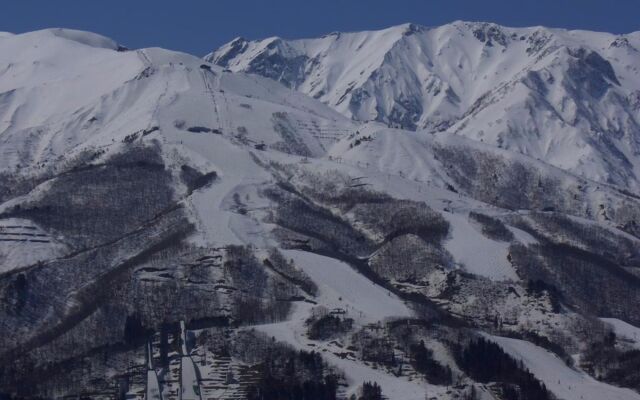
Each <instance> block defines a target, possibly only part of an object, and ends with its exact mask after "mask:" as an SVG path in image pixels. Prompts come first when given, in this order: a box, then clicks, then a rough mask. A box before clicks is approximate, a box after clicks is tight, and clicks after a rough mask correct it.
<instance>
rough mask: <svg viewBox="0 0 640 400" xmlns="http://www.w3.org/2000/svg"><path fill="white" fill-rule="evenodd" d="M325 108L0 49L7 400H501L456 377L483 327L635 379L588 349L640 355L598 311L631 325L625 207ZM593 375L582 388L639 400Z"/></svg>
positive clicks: (151, 62) (161, 59)
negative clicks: (372, 393) (368, 394)
mask: <svg viewBox="0 0 640 400" xmlns="http://www.w3.org/2000/svg"><path fill="white" fill-rule="evenodd" d="M454 26H455V24H454ZM461 29H462V28H461ZM487 29H488V28H487ZM431 31H432V30H426V29H425V28H420V27H415V26H403V27H400V28H394V29H390V30H385V31H381V32H374V33H372V32H369V33H363V34H353V35H332V36H329V37H328V38H329V39H327V38H325V39H322V40H320V41H319V42H317V43H316V44H315V45H314V46H316V45H317V46H320V47H321V44H322V45H324V44H326V43H325V41H329V42H331V43H333V44H331V45H330V46H329V47H331V46H334V47H335V46H338V44H340V43H342V41H343V40H347V39H349V38H350V39H349V40H351V41H353V43H352V46H356V45H357V46H360V45H362V49H366V51H367V52H369V53H374V52H375V51H374V50H375V49H379V48H380V47H379V46H380V45H381V44H383V45H384V46H387V47H388V48H389V49H387V51H393V48H395V47H397V46H398V43H400V42H398V36H400V39H399V40H401V41H402V40H414V39H415V40H418V38H420V37H422V36H425V35H427V36H428V35H431V34H432V33H433V32H431ZM444 31H446V29H444V28H443V32H444ZM428 32H431V33H428ZM487 34H488V33H487ZM492 34H497V33H495V32H493V33H492ZM563 34H567V35H569V34H568V33H563ZM478 35H480V34H478ZM480 36H481V35H480ZM425 37H426V36H425ZM473 37H474V38H475V37H476V36H473ZM411 38H413V39H411ZM420 40H422V39H420ZM425 40H426V39H425ZM474 40H480V38H478V39H474ZM483 40H484V41H481V43H484V44H483V46H487V47H488V48H490V50H487V51H494V50H495V49H494V48H495V47H498V45H499V44H498V42H496V44H493V43H492V45H491V46H489V45H488V44H486V42H487V40H488V39H486V38H485V39H483ZM491 40H492V41H497V40H498V39H491ZM510 40H515V39H513V38H511V39H510ZM334 41H335V43H334ZM303 42H304V41H303ZM303 42H300V43H303ZM280 43H284V42H280ZM314 43H315V42H314ZM251 45H252V46H253V45H256V46H257V44H251ZM247 46H248V45H247ZM309 46H311V45H310V44H309ZM357 46H356V48H357ZM384 46H383V47H384ZM338 47H340V46H338ZM349 49H351V47H349V46H347V47H345V48H344V49H343V50H344V54H342V53H341V55H340V57H339V58H340V59H349V57H350V56H348V54H349V51H347V50H349ZM491 49H493V50H491ZM318 51H319V50H318ZM327 51H329V49H328V48H327ZM362 51H363V52H364V50H362ZM443 51H444V48H443ZM514 51H515V50H514ZM496 54H497V53H496ZM382 58H383V59H386V58H387V57H386V56H385V57H382ZM337 60H338V58H336V62H338V61H337ZM363 60H366V57H365V58H363ZM219 61H220V60H217V62H219ZM363 62H364V61H363ZM385 62H386V61H384V60H382V61H381V63H383V64H384V63H385ZM343 67H344V70H343V69H341V68H343ZM378 67H379V66H375V65H373V64H372V68H374V69H372V70H371V73H372V74H375V73H376V72H374V70H378ZM349 68H354V67H353V66H349V65H347V64H344V65H343V66H342V67H340V68H338V69H335V70H334V71H333V72H332V73H331V74H330V75H331V76H332V79H334V78H335V81H333V80H332V82H334V83H336V84H339V83H340V82H339V81H340V79H342V78H341V73H342V72H341V71H343V72H344V73H351V72H353V71H351V72H347V70H348V69H349ZM387 68H390V67H387ZM443 68H444V67H443ZM514 68H515V67H514ZM242 69H244V68H242ZM396 72H397V73H399V75H398V76H400V75H402V76H405V75H406V76H410V75H411V74H410V73H409V71H401V70H398V71H396ZM356 75H358V76H359V73H357V74H356ZM365 75H366V74H365ZM472 75H473V74H466V73H464V74H462V73H461V75H460V76H461V78H462V77H463V78H464V79H465V80H468V82H467V83H468V84H469V85H471V83H472V81H473V79H472V77H471V76H472ZM607 79H609V78H607ZM618 79H620V78H618ZM465 82H466V81H465ZM365 83H366V82H365ZM365 83H363V84H365ZM463 83H464V82H460V84H461V85H462V84H463ZM467 83H465V85H466V84H467ZM610 83H611V82H610ZM301 84H302V83H301ZM611 85H613V83H611ZM410 86H411V87H413V86H412V85H408V86H407V88H409V87H410ZM463 86H464V85H463ZM461 87H462V86H461ZM465 87H467V88H468V87H471V86H465ZM353 90H354V91H357V89H356V88H354V89H353ZM451 90H454V89H451ZM456 90H459V88H456ZM483 90H484V89H483ZM487 90H488V89H487ZM611 90H622V89H611ZM327 93H328V92H327ZM420 95H421V96H422V94H420ZM322 96H323V95H322ZM322 96H317V97H320V98H321V99H323V98H322ZM327 96H328V94H327ZM323 100H324V101H325V102H327V103H330V104H331V102H330V101H327V99H323ZM349 101H351V100H349ZM465 101H466V100H465ZM333 105H334V106H336V107H338V110H336V109H334V108H331V107H329V106H328V105H327V104H323V102H321V101H319V100H318V99H314V98H313V97H310V96H307V95H306V94H304V93H302V92H300V91H295V90H292V89H291V88H287V87H286V86H283V85H282V84H281V83H279V82H276V81H274V80H272V79H267V78H265V77H260V76H256V75H255V74H245V73H243V72H230V71H228V70H225V69H224V68H223V67H221V66H217V65H215V64H211V63H209V62H206V61H203V60H202V59H200V58H197V57H194V56H191V55H188V54H183V53H178V52H172V51H168V50H164V49H159V48H151V49H140V50H127V49H125V48H123V47H121V46H119V45H118V44H116V43H114V42H112V41H111V40H110V39H106V38H103V37H100V36H98V35H95V34H91V33H86V32H78V31H69V30H60V29H52V30H44V31H38V32H31V33H27V34H21V35H10V34H6V35H5V34H2V35H0V154H2V157H0V178H1V179H0V336H2V337H3V338H4V339H5V340H3V341H2V344H1V345H0V397H1V396H2V395H3V394H4V393H9V394H10V395H15V396H20V397H26V398H28V397H40V398H57V397H63V396H73V397H83V396H85V395H91V394H95V393H99V396H102V397H104V398H108V397H110V398H113V397H115V396H116V395H123V394H124V395H126V396H127V398H131V399H137V400H142V399H143V396H144V393H149V396H156V397H162V398H163V399H165V400H178V399H179V398H180V397H181V395H180V393H182V397H184V398H187V397H189V398H203V399H204V398H223V399H237V398H253V397H251V393H253V394H254V395H255V393H256V392H255V391H256V390H266V389H268V388H269V385H272V384H273V382H274V380H273V379H277V377H278V376H280V377H282V376H283V375H282V374H283V373H284V374H285V376H286V379H285V378H283V380H282V381H281V383H283V384H285V385H288V384H295V385H303V386H304V387H309V386H312V387H317V388H324V389H323V390H325V389H331V390H334V391H335V392H336V397H337V398H340V399H343V398H345V399H346V398H350V396H351V395H357V394H359V392H360V391H361V390H363V387H365V383H366V382H369V381H375V382H377V383H378V384H380V385H381V386H382V389H381V391H382V394H383V395H384V396H386V398H388V399H423V398H425V397H429V398H433V397H435V398H438V399H455V398H465V397H469V396H472V394H473V393H476V395H478V396H480V397H481V398H483V399H491V398H495V399H499V398H501V397H500V395H499V393H500V390H503V389H504V390H506V389H508V388H509V387H510V386H509V385H512V384H514V382H510V381H508V378H509V377H508V376H507V377H505V376H502V375H501V373H500V371H494V372H495V373H496V375H495V376H493V377H492V380H491V382H487V381H485V380H482V379H479V378H477V377H475V376H474V374H473V373H472V372H471V371H469V370H468V368H467V367H468V365H463V362H461V357H462V355H461V353H460V351H461V349H462V347H461V346H465V345H467V344H468V343H469V342H470V341H471V340H473V339H474V338H477V336H478V332H486V333H487V334H492V335H494V336H496V337H497V336H508V335H512V336H517V337H524V338H526V339H527V340H531V341H535V342H536V343H538V344H540V343H542V344H545V345H547V346H548V347H550V348H552V349H554V351H557V352H558V353H559V354H563V355H565V356H573V357H574V358H576V359H579V358H581V357H582V358H584V359H586V360H591V364H589V363H585V365H584V368H585V371H586V370H587V368H592V367H593V365H595V367H594V368H597V371H598V374H599V373H600V372H603V371H604V372H609V371H610V370H611V371H612V373H611V374H610V375H606V376H602V377H600V376H599V375H598V376H599V377H600V378H601V379H603V380H606V381H607V382H610V383H611V382H613V383H615V384H619V385H621V386H626V387H633V388H637V387H636V386H634V385H635V383H634V381H633V376H634V375H633V374H632V373H629V374H626V375H625V374H621V373H620V371H619V370H616V369H615V366H616V365H617V364H615V363H609V362H604V361H602V362H600V364H598V362H599V359H598V358H594V357H593V353H592V352H593V349H599V348H600V347H599V346H605V345H606V346H609V347H608V348H607V351H608V352H609V353H610V354H611V355H612V357H614V356H615V357H618V360H620V362H626V361H625V360H627V359H628V358H629V357H634V353H628V352H627V350H628V347H629V346H626V345H625V344H624V343H626V342H629V341H630V340H631V338H630V337H627V338H626V339H625V340H626V342H623V341H622V340H618V341H615V340H613V341H612V340H611V339H610V338H611V336H610V335H608V332H609V329H612V328H609V327H607V325H605V324H604V323H602V322H601V321H600V320H599V319H598V318H606V319H604V320H605V321H608V322H610V323H611V324H613V325H614V328H615V329H614V330H616V331H617V332H619V336H620V337H622V336H629V335H630V333H629V332H632V331H631V330H630V329H632V327H633V326H637V325H638V323H639V321H640V317H639V316H638V313H637V309H638V307H639V306H640V290H638V289H639V288H640V275H638V272H637V271H638V266H639V264H638V260H640V239H639V238H640V226H638V223H637V221H640V199H639V198H638V197H636V196H634V195H633V194H631V193H629V192H628V191H625V190H622V189H621V188H619V187H616V186H613V185H609V184H603V183H600V182H598V181H595V180H590V179H586V178H583V177H580V176H579V175H578V174H576V173H575V172H579V171H574V172H571V171H566V170H565V169H563V168H557V167H554V166H553V165H550V164H553V163H549V162H545V161H543V160H537V159H536V157H535V156H533V155H525V154H522V153H521V152H520V151H513V149H508V148H502V149H500V148H497V147H496V146H494V145H491V144H490V143H480V142H479V141H477V140H470V139H469V138H466V137H464V136H461V135H455V134H454V132H453V131H451V130H450V131H443V132H438V133H436V134H429V133H428V132H424V131H407V130H402V129H394V128H389V127H388V126H386V125H385V124H383V123H381V122H379V121H370V122H367V123H364V122H362V121H358V118H359V117H358V118H356V119H351V118H348V117H347V116H345V115H343V114H342V113H340V112H339V111H345V110H346V109H340V108H339V105H337V104H333ZM467 107H471V102H469V103H468V104H467ZM451 112H452V113H453V114H451V115H454V114H455V113H458V112H460V113H461V112H462V108H459V109H458V108H456V109H454V108H451ZM455 115H458V114H455ZM460 115H461V114H460ZM348 116H353V115H348ZM367 118H368V117H367ZM373 119H375V118H373ZM456 126H457V125H456ZM460 126H462V125H460ZM451 129H453V127H452V128H451ZM547 161H548V160H547ZM567 169H569V170H571V168H567ZM594 293H597V296H595V295H594ZM623 321H624V322H623ZM624 324H633V325H624ZM623 333H624V335H623ZM605 340H608V341H605ZM585 342H586V345H585V344H584V343H585ZM505 343H507V342H505ZM522 343H525V345H526V344H527V343H528V342H522ZM507 344H508V343H507ZM425 346H426V347H425ZM616 346H617V347H616ZM503 347H505V349H506V350H509V348H508V346H506V345H505V346H503ZM536 349H537V348H536ZM303 350H304V352H303ZM513 354H514V356H518V355H517V354H516V353H515V352H513ZM425 357H426V359H427V360H429V363H430V364H429V365H430V367H429V368H426V369H425V368H424V365H422V364H421V362H420V361H419V360H422V361H425ZM538 358H539V359H541V360H542V361H540V362H537V361H536V360H537V359H538ZM631 359H632V360H633V358H631ZM320 360H321V361H320ZM533 361H536V362H535V363H533V362H532V363H531V364H530V365H529V366H528V368H529V369H531V371H532V372H533V374H534V375H535V376H536V377H537V379H541V380H543V381H544V382H545V383H547V381H548V379H549V377H548V374H547V372H548V371H545V370H541V369H540V364H545V363H548V364H549V365H550V366H551V367H553V368H555V369H557V370H561V372H562V373H563V374H567V375H570V374H569V371H573V370H569V368H568V367H566V368H565V367H563V366H562V365H558V364H561V361H560V359H552V358H550V356H549V355H548V354H547V353H539V354H538V356H536V359H535V360H533ZM561 367H562V368H561ZM582 367H583V366H582V365H579V366H577V367H576V371H574V372H575V374H574V375H572V376H573V378H572V379H573V380H572V382H573V383H572V384H575V385H584V388H581V391H582V392H586V391H588V390H590V389H591V388H594V387H595V388H596V389H597V390H599V392H597V393H598V395H607V394H608V393H622V394H624V395H625V396H626V397H624V398H629V399H634V398H636V396H635V394H633V393H632V392H631V391H630V389H629V390H626V389H625V390H622V389H620V390H618V389H616V388H615V387H613V386H612V385H610V384H605V383H602V382H596V381H595V380H593V379H591V378H589V377H588V376H587V375H586V373H584V372H582V370H579V369H580V368H582ZM519 368H520V367H519ZM522 368H524V366H522ZM434 371H435V372H434ZM591 373H592V375H596V373H593V372H591ZM621 375H622V376H623V377H624V378H627V377H629V379H627V380H619V376H621ZM574 378H575V379H574ZM332 379H335V382H337V386H336V387H331V385H329V383H331V380H332ZM505 379H506V380H505ZM616 379H618V380H616ZM515 384H520V383H518V382H516V383H515ZM314 385H315V386H314ZM323 385H327V386H323ZM145 386H146V390H145ZM548 387H549V388H550V389H552V390H551V391H552V392H554V393H560V394H563V393H564V389H563V388H556V387H555V385H551V384H550V383H549V384H548ZM288 389H289V390H291V391H293V390H297V389H295V388H294V389H292V387H289V388H288ZM555 389H558V390H557V391H555ZM560 389H562V390H560ZM252 391H253V392H252Z"/></svg>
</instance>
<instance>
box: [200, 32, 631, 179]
mask: <svg viewBox="0 0 640 400" xmlns="http://www.w3.org/2000/svg"><path fill="white" fill-rule="evenodd" d="M639 49H640V34H639V33H637V32H636V33H631V34H628V35H618V36H617V35H612V34H608V33H596V32H587V31H565V30H560V29H548V28H544V27H531V28H508V27H503V26H499V25H495V24H490V23H469V22H460V21H458V22H454V23H451V24H448V25H443V26H440V27H434V28H427V27H421V26H417V25H413V24H405V25H400V26H396V27H392V28H389V29H385V30H381V31H371V32H356V33H334V34H330V35H326V36H324V37H322V38H318V39H302V40H284V39H280V38H269V39H265V40H259V41H246V40H244V39H242V38H238V39H236V40H234V41H232V42H230V43H228V44H226V45H224V46H223V47H221V48H220V49H218V50H216V51H214V52H213V53H211V54H210V55H208V56H207V57H206V59H207V60H210V61H212V62H214V63H217V64H219V65H221V66H224V67H225V68H229V69H231V70H233V71H245V72H250V73H254V74H259V75H262V76H266V77H269V78H272V79H275V80H278V81H280V82H283V83H284V84H286V85H288V86H290V87H292V88H295V89H297V90H299V91H301V92H303V93H307V94H309V95H310V96H313V97H315V98H317V99H319V100H321V101H323V102H324V103H326V104H328V105H330V106H332V107H334V108H335V109H336V110H338V111H340V112H341V113H343V114H344V115H346V116H348V117H350V118H354V119H357V120H360V121H370V120H375V121H381V122H384V123H386V124H388V125H389V126H392V127H402V128H405V129H412V130H415V129H426V130H427V131H430V132H433V131H442V130H449V131H451V132H455V133H457V134H460V135H464V136H466V137H469V138H472V139H474V140H477V141H483V142H485V143H489V144H492V145H495V146H498V147H502V148H506V149H511V150H514V151H517V152H520V153H523V154H527V155H530V156H532V157H535V158H539V159H542V160H544V161H546V162H549V163H550V164H552V165H555V166H558V167H560V168H563V169H567V170H570V171H573V172H577V173H579V174H581V175H583V176H585V177H587V178H591V179H596V180H599V181H603V182H610V183H616V184H620V185H622V186H625V187H630V188H632V189H633V190H634V191H638V189H639V188H640V186H639V184H638V182H639V178H638V177H639V176H640V161H639V156H638V154H639V153H640V128H639V125H638V121H640V120H639V118H640V106H639V104H640V103H639V100H638V99H639V96H640V69H639V68H638V67H637V66H638V65H640V52H639Z"/></svg>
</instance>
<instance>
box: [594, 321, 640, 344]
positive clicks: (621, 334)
mask: <svg viewBox="0 0 640 400" xmlns="http://www.w3.org/2000/svg"><path fill="white" fill-rule="evenodd" d="M600 320H602V321H603V322H606V323H607V324H609V325H611V327H612V328H613V331H614V332H615V334H616V336H617V337H618V339H623V340H624V341H626V342H628V343H629V344H630V345H631V346H632V347H635V348H636V349H640V328H638V327H635V326H633V325H631V324H629V323H627V322H624V321H622V320H619V319H617V318H600Z"/></svg>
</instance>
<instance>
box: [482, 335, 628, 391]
mask: <svg viewBox="0 0 640 400" xmlns="http://www.w3.org/2000/svg"><path fill="white" fill-rule="evenodd" d="M485 336H486V337H487V338H488V339H490V340H492V341H494V342H496V343H497V344H498V345H500V347H502V348H503V349H504V350H505V351H506V352H507V353H509V354H510V355H511V356H513V357H515V358H516V359H519V360H522V362H523V363H524V366H525V367H526V368H527V369H529V371H531V373H533V374H534V375H535V376H536V378H538V379H539V380H540V381H542V382H543V383H544V384H545V386H546V387H547V389H548V390H549V391H551V392H552V393H553V394H554V395H556V396H557V397H558V398H560V399H564V400H602V399H607V400H638V399H640V394H638V393H636V392H634V391H633V390H631V389H624V388H619V387H616V386H612V385H609V384H606V383H603V382H599V381H597V380H595V379H594V378H592V377H591V376H589V375H587V374H586V373H584V372H582V371H577V370H574V369H571V368H569V367H568V366H567V365H566V364H565V363H564V362H563V361H562V360H561V359H560V358H558V357H557V356H556V355H555V354H553V353H551V352H549V351H547V350H545V349H543V348H541V347H538V346H535V345H534V344H532V343H529V342H526V341H523V340H518V339H511V338H505V337H498V336H490V335H485Z"/></svg>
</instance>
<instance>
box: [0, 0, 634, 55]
mask: <svg viewBox="0 0 640 400" xmlns="http://www.w3.org/2000/svg"><path fill="white" fill-rule="evenodd" d="M3 3H4V4H3V5H2V11H1V12H0V30H3V31H10V32H16V33H20V32H25V31H30V30H35V29H41V28H46V27H66V28H75V29H83V30H89V31H93V32H97V33H101V34H103V35H106V36H109V37H111V38H113V39H115V40H116V41H118V42H119V43H122V44H124V45H126V46H129V47H131V48H139V47H149V46H161V47H166V48H170V49H174V50H182V51H185V52H189V53H193V54H196V55H203V54H205V53H207V52H209V51H210V50H212V49H213V48H216V47H218V46H219V45H221V44H223V43H225V42H227V41H229V40H231V39H233V38H234V37H236V36H244V37H246V38H249V39H258V38H264V37H268V36H283V37H286V38H299V37H312V36H318V35H321V34H324V33H328V32H333V31H355V30H365V29H379V28H383V27H387V26H391V25H396V24H400V23H404V22H415V23H418V24H422V25H440V24H443V23H447V22H451V21H454V20H457V19H461V20H471V21H492V22H497V23H500V24H503V25H509V26H529V25H546V26H552V27H564V28H572V29H591V30H601V31H609V32H615V33H626V32H631V31H636V30H640V0H531V1H524V0H511V1H507V0H477V1H475V0H473V1H472V0H321V1H320V0H318V1H315V0H262V1H260V0H182V1H179V0H173V1H171V0H154V1H151V0H127V1H124V0H42V1H37V0H6V1H4V2H3Z"/></svg>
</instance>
